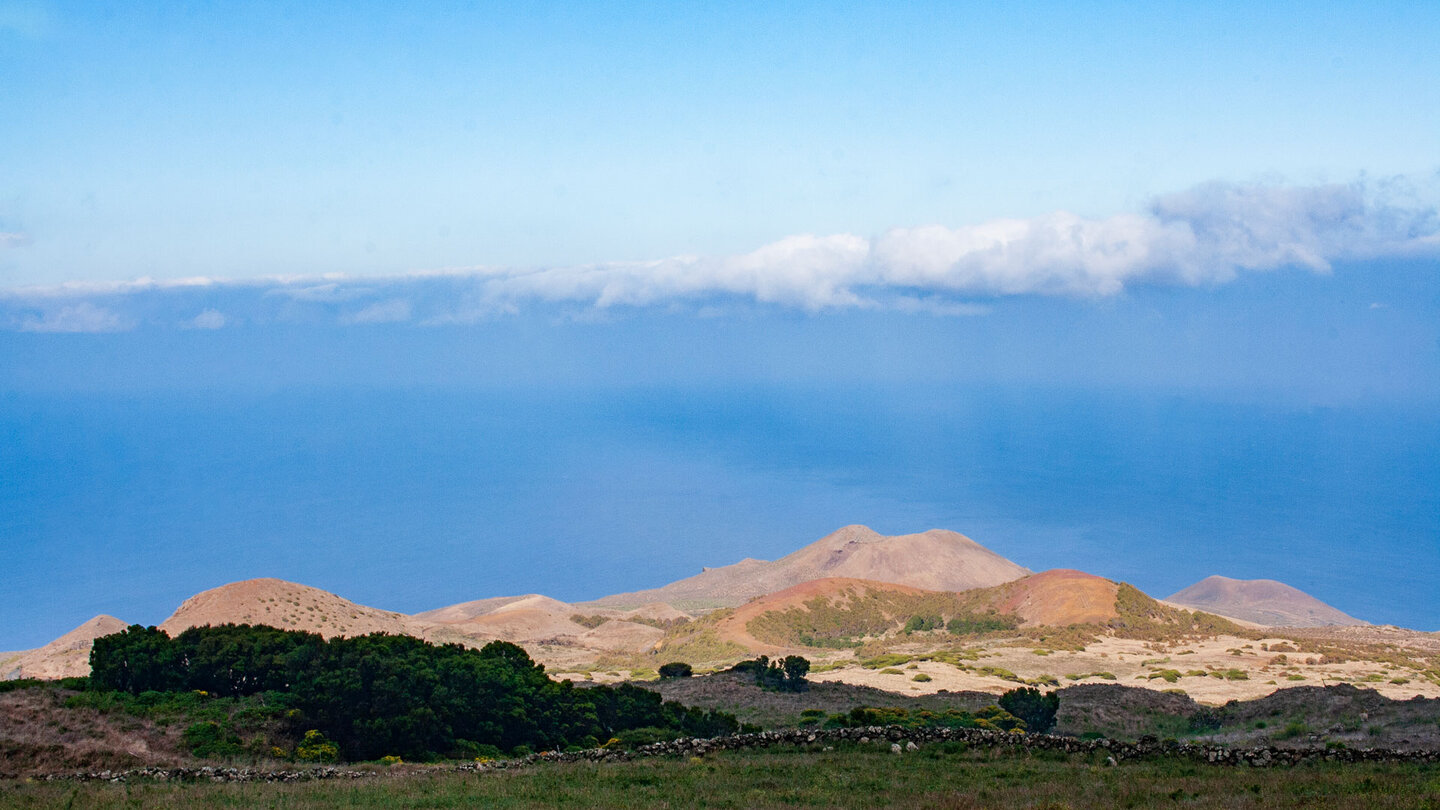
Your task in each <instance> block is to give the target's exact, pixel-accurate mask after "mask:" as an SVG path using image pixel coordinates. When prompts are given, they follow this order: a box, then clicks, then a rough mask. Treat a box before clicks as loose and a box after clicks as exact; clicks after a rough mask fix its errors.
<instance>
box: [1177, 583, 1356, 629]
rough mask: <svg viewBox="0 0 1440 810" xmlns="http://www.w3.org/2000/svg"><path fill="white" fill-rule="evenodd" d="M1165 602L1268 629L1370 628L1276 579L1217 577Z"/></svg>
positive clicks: (1197, 584) (1181, 591) (1184, 590)
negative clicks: (1240, 620) (1363, 626)
mask: <svg viewBox="0 0 1440 810" xmlns="http://www.w3.org/2000/svg"><path fill="white" fill-rule="evenodd" d="M1165 601H1167V602H1173V603H1175V604H1177V605H1182V606H1184V607H1187V608H1192V609H1198V610H1204V611H1207V612H1210V613H1215V614H1218V615H1221V616H1227V617H1231V618H1236V619H1243V620H1245V621H1248V622H1255V623H1257V624H1260V625H1264V626H1267V627H1350V626H1359V625H1365V624H1368V622H1364V621H1361V620H1360V619H1357V618H1355V617H1353V616H1350V615H1348V614H1346V613H1343V612H1341V611H1340V610H1337V609H1336V608H1333V607H1331V606H1330V605H1327V604H1325V603H1324V602H1321V601H1320V600H1319V599H1316V598H1315V597H1313V596H1311V595H1310V594H1308V593H1305V592H1304V591H1302V590H1300V589H1298V588H1294V587H1291V586H1289V585H1286V584H1285V583H1283V582H1277V581H1275V580H1273V579H1231V578H1229V577H1222V576H1219V575H1218V574H1217V575H1213V576H1208V577H1206V578H1205V579H1202V580H1200V581H1199V582H1197V583H1195V584H1194V585H1191V586H1190V587H1188V588H1184V589H1182V590H1180V591H1177V592H1176V593H1173V594H1171V595H1170V596H1168V597H1166V599H1165Z"/></svg>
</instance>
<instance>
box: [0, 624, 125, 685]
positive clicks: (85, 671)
mask: <svg viewBox="0 0 1440 810" xmlns="http://www.w3.org/2000/svg"><path fill="white" fill-rule="evenodd" d="M125 627H126V625H125V623H124V622H122V621H120V620H119V619H117V618H115V617H114V616H96V617H95V618H93V619H91V620H90V621H88V622H85V623H84V624H82V625H80V626H79V627H77V628H75V629H74V630H71V631H70V632H68V633H66V634H65V635H63V636H61V637H59V638H57V639H55V640H54V641H52V642H50V643H49V644H46V645H45V646H44V647H41V648H39V649H36V650H30V651H29V652H26V653H23V654H20V655H19V656H18V657H17V658H14V659H12V660H10V661H8V662H7V663H6V665H5V671H4V672H3V673H0V677H3V678H5V679H11V678H73V677H79V676H81V675H89V674H90V645H91V643H92V642H94V641H95V639H97V638H99V637H101V636H108V635H110V634H111V633H118V632H120V631H121V630H124V629H125Z"/></svg>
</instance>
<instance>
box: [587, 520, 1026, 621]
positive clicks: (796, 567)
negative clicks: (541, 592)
mask: <svg viewBox="0 0 1440 810" xmlns="http://www.w3.org/2000/svg"><path fill="white" fill-rule="evenodd" d="M1028 573H1030V571H1029V569H1026V568H1023V567H1021V566H1019V565H1016V564H1015V563H1013V562H1011V561H1009V560H1007V559H1005V558H1004V557H1001V556H1000V555H998V554H996V553H995V552H993V551H990V550H989V549H987V548H985V547H984V546H982V545H980V544H979V543H976V542H975V541H974V540H971V539H970V538H968V537H966V536H965V535H963V534H959V533H957V532H951V531H944V530H940V529H932V530H930V531H927V532H922V533H920V534H905V535H898V536H894V537H887V536H885V535H882V534H878V533H876V532H874V531H872V530H871V529H869V528H866V527H865V526H846V527H845V528H843V529H840V530H839V531H837V532H835V533H833V534H831V535H828V536H826V537H824V538H821V539H820V540H817V541H816V542H814V543H811V544H810V545H808V546H805V547H804V548H802V549H800V550H799V551H796V552H794V553H792V554H787V555H786V556H784V557H781V558H780V559H778V560H776V561H774V562H765V561H763V560H742V561H741V562H738V563H736V564H734V565H727V566H724V567H721V568H707V569H705V570H704V571H703V572H701V573H699V574H697V575H695V576H693V577H689V578H687V579H682V580H680V581H678V582H673V583H671V584H669V585H666V586H665V587H663V588H656V589H653V590H648V591H636V592H634V593H623V594H616V595H614V596H607V597H605V598H603V599H599V600H596V601H595V602H593V603H590V604H593V605H597V606H605V605H611V606H618V605H639V604H644V603H648V602H666V603H669V604H672V605H678V606H681V607H685V606H688V605H709V606H722V605H724V606H735V605H740V604H743V603H744V602H745V601H746V600H748V599H752V598H754V597H756V596H763V595H765V594H769V593H774V592H776V591H779V590H783V589H785V588H789V587H791V586H793V585H798V584H800V583H802V582H809V581H811V580H816V579H823V578H828V577H848V578H851V579H865V580H873V581H877V582H889V583H895V584H899V585H910V586H913V587H916V588H924V589H926V590H932V591H963V590H969V589H971V588H983V587H988V586H991V585H998V584H1000V583H1002V582H1009V581H1010V580H1013V579H1019V578H1020V577H1023V576H1025V575H1026V574H1028Z"/></svg>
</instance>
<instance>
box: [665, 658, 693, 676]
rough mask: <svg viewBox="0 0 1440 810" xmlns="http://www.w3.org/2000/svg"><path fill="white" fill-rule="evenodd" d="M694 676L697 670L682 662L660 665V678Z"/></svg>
mask: <svg viewBox="0 0 1440 810" xmlns="http://www.w3.org/2000/svg"><path fill="white" fill-rule="evenodd" d="M693 674H695V670H694V669H693V668H691V666H690V665H689V664H686V663H684V662H682V661H675V662H673V663H669V664H661V665H660V677H662V678H688V677H690V676H691V675H693Z"/></svg>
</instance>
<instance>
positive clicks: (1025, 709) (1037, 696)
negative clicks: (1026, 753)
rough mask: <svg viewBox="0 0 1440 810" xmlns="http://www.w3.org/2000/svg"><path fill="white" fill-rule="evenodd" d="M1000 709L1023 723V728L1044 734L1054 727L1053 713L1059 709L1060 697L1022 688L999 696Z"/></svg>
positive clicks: (1030, 688)
mask: <svg viewBox="0 0 1440 810" xmlns="http://www.w3.org/2000/svg"><path fill="white" fill-rule="evenodd" d="M1000 708H1002V709H1004V710H1005V711H1007V712H1009V713H1011V714H1013V715H1015V716H1016V717H1018V718H1020V719H1021V720H1024V721H1025V728H1026V730H1028V731H1032V732H1034V733H1036V734H1044V733H1045V732H1047V731H1049V730H1050V729H1052V728H1054V727H1055V712H1056V711H1058V710H1059V709H1060V696H1059V695H1056V694H1055V693H1054V692H1051V693H1050V694H1048V695H1047V694H1043V693H1041V691H1040V690H1039V689H1034V688H1032V687H1028V686H1024V687H1021V688H1019V689H1011V690H1010V691H1009V692H1006V693H1005V694H1003V695H1001V696H1000Z"/></svg>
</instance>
